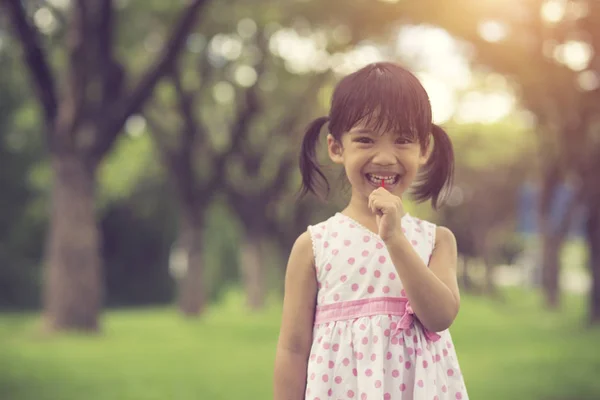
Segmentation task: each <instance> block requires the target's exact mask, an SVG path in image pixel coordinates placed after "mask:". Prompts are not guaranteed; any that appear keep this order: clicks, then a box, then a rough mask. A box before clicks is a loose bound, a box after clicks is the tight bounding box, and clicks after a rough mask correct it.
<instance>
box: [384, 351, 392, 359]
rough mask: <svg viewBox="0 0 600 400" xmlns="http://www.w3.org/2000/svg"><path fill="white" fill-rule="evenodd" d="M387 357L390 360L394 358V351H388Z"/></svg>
mask: <svg viewBox="0 0 600 400" xmlns="http://www.w3.org/2000/svg"><path fill="white" fill-rule="evenodd" d="M385 358H386V359H388V360H391V359H392V352H391V351H388V352H387V354H386V355H385Z"/></svg>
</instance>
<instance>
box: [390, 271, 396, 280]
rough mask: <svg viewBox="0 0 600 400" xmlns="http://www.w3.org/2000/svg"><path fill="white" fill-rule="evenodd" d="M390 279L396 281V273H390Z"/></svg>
mask: <svg viewBox="0 0 600 400" xmlns="http://www.w3.org/2000/svg"><path fill="white" fill-rule="evenodd" d="M390 279H391V280H394V279H396V274H395V273H393V272H390Z"/></svg>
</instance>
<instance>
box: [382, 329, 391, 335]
mask: <svg viewBox="0 0 600 400" xmlns="http://www.w3.org/2000/svg"><path fill="white" fill-rule="evenodd" d="M390 333H391V332H390V330H389V329H386V330H385V331H383V335H384V336H385V337H390Z"/></svg>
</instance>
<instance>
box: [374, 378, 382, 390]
mask: <svg viewBox="0 0 600 400" xmlns="http://www.w3.org/2000/svg"><path fill="white" fill-rule="evenodd" d="M375 387H376V388H377V389H379V388H380V387H381V381H380V380H376V381H375Z"/></svg>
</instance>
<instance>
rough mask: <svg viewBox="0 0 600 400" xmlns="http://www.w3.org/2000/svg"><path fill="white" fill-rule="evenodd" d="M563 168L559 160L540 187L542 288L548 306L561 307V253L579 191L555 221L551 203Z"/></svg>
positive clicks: (553, 308) (550, 168)
mask: <svg viewBox="0 0 600 400" xmlns="http://www.w3.org/2000/svg"><path fill="white" fill-rule="evenodd" d="M561 177H562V171H560V165H559V164H558V163H557V162H552V166H551V167H549V168H547V169H546V170H545V175H544V177H543V180H542V187H541V191H540V199H539V201H540V207H539V215H538V221H539V227H540V233H541V236H542V259H541V263H542V288H543V291H544V298H545V304H546V307H547V308H548V309H550V310H555V309H558V308H559V307H560V285H559V282H560V254H561V251H562V248H563V244H564V242H565V240H566V238H567V235H568V233H569V229H570V227H571V223H572V221H573V218H574V215H575V213H576V211H577V208H578V205H579V201H580V194H579V193H576V194H575V195H574V196H573V198H572V199H571V200H570V202H569V204H568V205H567V207H566V209H565V210H564V214H563V215H561V216H560V219H559V221H557V222H556V223H553V221H552V203H553V200H554V199H555V195H556V193H557V189H558V187H559V185H560V183H561V182H562V179H561Z"/></svg>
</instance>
